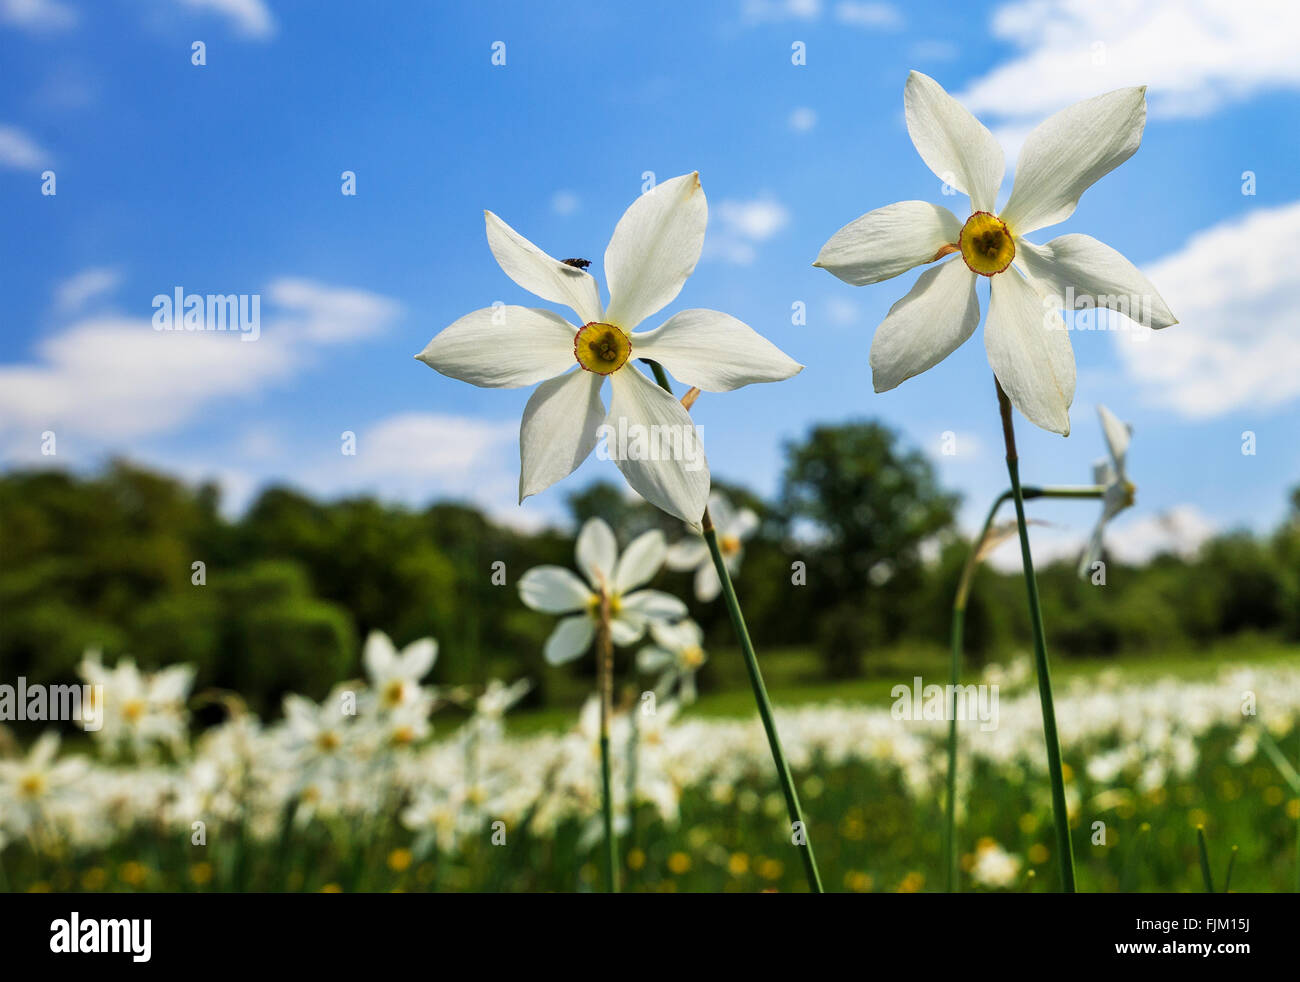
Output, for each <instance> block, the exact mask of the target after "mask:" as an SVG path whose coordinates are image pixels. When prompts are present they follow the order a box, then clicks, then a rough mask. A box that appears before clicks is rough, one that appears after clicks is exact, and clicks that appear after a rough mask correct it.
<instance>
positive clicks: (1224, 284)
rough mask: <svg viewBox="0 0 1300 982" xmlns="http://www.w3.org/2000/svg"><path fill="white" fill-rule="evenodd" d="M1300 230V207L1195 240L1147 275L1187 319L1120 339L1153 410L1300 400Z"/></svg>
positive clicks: (1198, 410)
mask: <svg viewBox="0 0 1300 982" xmlns="http://www.w3.org/2000/svg"><path fill="white" fill-rule="evenodd" d="M1297 227H1300V201H1297V202H1293V203H1291V204H1289V205H1284V206H1282V207H1279V208H1271V209H1263V210H1260V211H1256V212H1254V213H1252V214H1250V215H1248V216H1246V217H1245V218H1240V219H1234V220H1232V221H1227V222H1223V223H1221V224H1219V225H1215V226H1213V227H1211V228H1208V229H1205V230H1204V231H1201V232H1198V233H1196V234H1195V235H1194V236H1192V238H1191V239H1190V240H1189V241H1188V242H1187V244H1186V245H1185V246H1183V248H1182V249H1180V250H1178V251H1177V252H1175V253H1174V254H1172V255H1170V256H1166V257H1165V258H1163V259H1161V260H1159V261H1158V262H1156V263H1153V264H1151V265H1150V266H1148V267H1147V268H1146V269H1145V270H1144V272H1146V273H1147V274H1148V275H1149V276H1150V278H1151V281H1152V282H1153V283H1156V284H1158V285H1159V288H1160V293H1161V296H1163V297H1164V299H1165V301H1166V302H1167V303H1168V304H1169V306H1170V309H1171V310H1173V311H1174V313H1175V315H1176V316H1177V317H1178V318H1179V320H1180V321H1181V324H1180V325H1178V326H1175V327H1171V328H1167V329H1166V330H1164V331H1157V332H1155V334H1154V335H1152V336H1150V337H1149V338H1147V339H1145V340H1143V341H1141V342H1140V343H1136V342H1134V341H1133V340H1132V337H1131V334H1130V332H1127V331H1117V332H1115V337H1116V342H1117V351H1118V353H1119V358H1120V361H1121V363H1122V364H1123V365H1124V367H1125V368H1126V369H1127V372H1128V374H1129V376H1130V377H1131V378H1132V379H1134V380H1135V381H1136V382H1137V383H1138V385H1139V386H1140V387H1141V391H1142V392H1143V393H1144V394H1145V396H1146V398H1147V399H1148V400H1149V401H1150V402H1152V403H1154V404H1156V405H1160V406H1167V407H1170V408H1172V409H1176V410H1178V411H1179V412H1181V413H1182V414H1183V415H1185V416H1188V417H1193V418H1203V417H1209V416H1216V415H1220V414H1222V413H1225V412H1229V411H1231V410H1236V409H1260V410H1267V409H1273V408H1276V407H1278V406H1281V405H1283V404H1284V403H1288V402H1291V401H1293V400H1295V399H1297V398H1300V371H1297V367H1296V366H1298V365H1300V330H1297V326H1296V325H1297V318H1296V297H1297V296H1300V267H1297V265H1296V262H1295V254H1294V250H1295V232H1296V228H1297Z"/></svg>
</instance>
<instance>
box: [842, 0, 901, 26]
mask: <svg viewBox="0 0 1300 982" xmlns="http://www.w3.org/2000/svg"><path fill="white" fill-rule="evenodd" d="M835 19H836V20H837V21H839V22H840V23H841V24H850V25H852V26H854V27H865V28H868V29H870V30H895V29H897V28H899V27H902V26H903V17H902V15H901V14H899V12H898V10H897V9H895V8H894V7H892V6H890V5H889V4H887V3H864V2H861V0H858V2H854V0H843V2H842V3H837V4H836V5H835Z"/></svg>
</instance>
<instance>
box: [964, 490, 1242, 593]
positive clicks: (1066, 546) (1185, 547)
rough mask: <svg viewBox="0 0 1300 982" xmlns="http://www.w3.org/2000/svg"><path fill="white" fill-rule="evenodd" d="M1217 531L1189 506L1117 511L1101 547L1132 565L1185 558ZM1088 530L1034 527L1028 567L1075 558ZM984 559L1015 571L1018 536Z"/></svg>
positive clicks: (1007, 570)
mask: <svg viewBox="0 0 1300 982" xmlns="http://www.w3.org/2000/svg"><path fill="white" fill-rule="evenodd" d="M1139 493H1140V491H1139ZM1095 518H1096V516H1095V515H1089V516H1088V519H1087V520H1088V521H1089V522H1092V521H1093V520H1095ZM1217 531H1218V529H1217V528H1216V526H1215V525H1214V523H1213V522H1212V521H1210V519H1209V518H1208V517H1207V516H1206V515H1205V513H1204V512H1202V511H1201V510H1200V509H1199V508H1197V507H1196V506H1195V505H1191V504H1183V505H1175V506H1174V507H1172V508H1169V509H1168V510H1166V511H1163V512H1160V513H1158V514H1155V515H1150V514H1147V515H1143V514H1133V513H1127V514H1126V515H1121V516H1120V517H1119V518H1118V519H1116V520H1115V522H1114V523H1113V524H1111V525H1110V526H1108V527H1107V529H1106V540H1105V546H1106V552H1107V554H1108V555H1109V556H1111V557H1112V558H1114V559H1117V560H1119V561H1120V562H1124V563H1131V564H1133V565H1141V564H1142V563H1145V562H1148V561H1149V560H1151V559H1153V558H1155V557H1156V556H1159V555H1163V554H1167V553H1172V554H1173V555H1176V556H1181V557H1183V558H1184V559H1191V558H1193V557H1194V556H1195V555H1196V553H1197V551H1198V550H1199V549H1200V548H1201V546H1202V545H1203V544H1204V543H1205V541H1206V540H1207V539H1209V538H1210V537H1212V536H1213V535H1214V534H1215V533H1216V532H1217ZM1090 533H1091V526H1089V528H1087V529H1078V530H1076V529H1067V528H1064V527H1062V526H1059V525H1034V526H1033V527H1032V528H1031V529H1030V530H1029V537H1030V544H1031V545H1032V547H1033V550H1034V565H1035V566H1040V567H1041V566H1046V565H1047V564H1048V563H1052V562H1056V561H1057V560H1066V561H1068V562H1077V561H1078V559H1079V556H1080V555H1082V554H1083V548H1084V546H1085V545H1086V544H1087V540H1088V535H1089V534H1090ZM988 561H989V563H990V565H992V566H994V567H996V568H997V569H999V570H1002V571H1003V572H1006V573H1010V572H1018V571H1019V570H1020V540H1019V539H1018V538H1017V537H1016V536H1011V537H1010V538H1008V539H1007V540H1006V541H1004V542H1003V543H1002V544H1001V545H999V546H998V547H997V548H995V549H994V550H993V552H992V553H990V554H989V560H988Z"/></svg>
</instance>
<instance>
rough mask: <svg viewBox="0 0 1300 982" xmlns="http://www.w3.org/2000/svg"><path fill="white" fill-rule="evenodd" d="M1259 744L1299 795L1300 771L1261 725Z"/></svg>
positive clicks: (1299, 840)
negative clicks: (1292, 764)
mask: <svg viewBox="0 0 1300 982" xmlns="http://www.w3.org/2000/svg"><path fill="white" fill-rule="evenodd" d="M1259 745H1260V747H1262V748H1263V750H1264V753H1266V754H1267V755H1268V759H1269V760H1271V761H1272V762H1273V766H1274V767H1276V768H1277V770H1278V773H1279V774H1281V775H1282V780H1284V781H1286V783H1287V784H1288V785H1289V786H1290V787H1291V790H1292V791H1294V792H1295V793H1296V794H1298V795H1300V772H1297V771H1296V769H1295V768H1294V767H1292V766H1291V761H1289V760H1287V759H1286V754H1284V753H1283V752H1282V748H1281V747H1279V746H1278V745H1277V741H1276V740H1274V739H1273V737H1272V736H1271V735H1270V734H1269V732H1268V730H1267V729H1265V728H1264V727H1262V726H1261V727H1260V731H1259ZM1295 889H1296V893H1300V818H1297V819H1296V824H1295Z"/></svg>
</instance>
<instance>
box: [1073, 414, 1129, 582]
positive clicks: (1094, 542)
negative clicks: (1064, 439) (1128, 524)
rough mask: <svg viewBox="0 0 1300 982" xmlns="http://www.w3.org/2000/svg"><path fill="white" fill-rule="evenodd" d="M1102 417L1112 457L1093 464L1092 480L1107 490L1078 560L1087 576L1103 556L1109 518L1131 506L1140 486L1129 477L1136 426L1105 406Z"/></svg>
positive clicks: (1108, 448) (1083, 574)
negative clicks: (1102, 549)
mask: <svg viewBox="0 0 1300 982" xmlns="http://www.w3.org/2000/svg"><path fill="white" fill-rule="evenodd" d="M1097 415H1098V416H1100V417H1101V430H1102V433H1103V434H1104V435H1105V437H1106V449H1107V450H1108V451H1109V456H1107V457H1103V458H1102V459H1101V460H1099V461H1097V463H1096V464H1094V465H1093V469H1092V482H1093V483H1094V484H1099V485H1101V486H1102V487H1104V488H1105V489H1106V494H1105V496H1104V497H1103V498H1102V502H1101V517H1100V518H1098V519H1097V525H1096V527H1095V528H1093V530H1092V535H1091V536H1090V537H1089V539H1088V545H1087V547H1086V548H1085V549H1084V550H1083V556H1082V557H1080V559H1079V575H1080V576H1082V577H1084V578H1087V576H1088V574H1089V573H1091V572H1092V564H1093V563H1095V562H1097V560H1099V559H1101V547H1102V536H1103V535H1104V534H1105V532H1106V526H1107V525H1108V524H1109V523H1110V520H1111V519H1112V518H1114V517H1115V516H1116V515H1118V514H1119V513H1120V512H1122V511H1123V510H1124V509H1125V508H1129V507H1131V506H1132V505H1133V502H1134V501H1135V500H1136V498H1135V495H1136V493H1137V488H1136V487H1135V486H1134V484H1133V482H1132V481H1130V480H1129V477H1128V445H1129V441H1130V439H1131V438H1132V436H1133V427H1132V426H1130V425H1129V424H1128V423H1123V422H1120V420H1119V417H1117V416H1116V415H1115V414H1114V413H1112V412H1111V411H1110V410H1109V409H1107V408H1106V407H1105V406H1100V405H1099V406H1098V407H1097Z"/></svg>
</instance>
